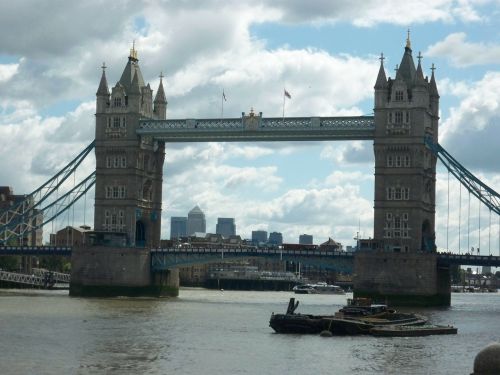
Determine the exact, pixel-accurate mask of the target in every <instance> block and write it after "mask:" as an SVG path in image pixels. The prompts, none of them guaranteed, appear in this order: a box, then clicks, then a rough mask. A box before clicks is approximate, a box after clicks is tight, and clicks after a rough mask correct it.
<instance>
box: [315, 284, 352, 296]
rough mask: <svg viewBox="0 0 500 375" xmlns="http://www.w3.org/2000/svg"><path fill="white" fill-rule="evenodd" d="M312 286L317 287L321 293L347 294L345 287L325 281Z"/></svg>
mask: <svg viewBox="0 0 500 375" xmlns="http://www.w3.org/2000/svg"><path fill="white" fill-rule="evenodd" d="M312 287H313V288H314V289H316V291H317V292H316V293H319V294H345V291H344V289H342V288H341V287H340V286H338V285H333V284H327V283H325V282H319V283H316V284H313V285H312Z"/></svg>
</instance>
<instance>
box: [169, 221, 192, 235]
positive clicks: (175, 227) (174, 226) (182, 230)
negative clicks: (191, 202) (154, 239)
mask: <svg viewBox="0 0 500 375" xmlns="http://www.w3.org/2000/svg"><path fill="white" fill-rule="evenodd" d="M187 221H188V218H187V217H175V216H172V217H171V218H170V239H171V240H172V239H174V238H179V237H185V236H187Z"/></svg>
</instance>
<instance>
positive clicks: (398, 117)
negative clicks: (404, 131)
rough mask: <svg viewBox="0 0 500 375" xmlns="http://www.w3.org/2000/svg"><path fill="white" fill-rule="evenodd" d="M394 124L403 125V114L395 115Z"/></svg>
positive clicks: (396, 113) (397, 113)
mask: <svg viewBox="0 0 500 375" xmlns="http://www.w3.org/2000/svg"><path fill="white" fill-rule="evenodd" d="M394 122H395V123H396V124H402V123H403V112H395V113H394Z"/></svg>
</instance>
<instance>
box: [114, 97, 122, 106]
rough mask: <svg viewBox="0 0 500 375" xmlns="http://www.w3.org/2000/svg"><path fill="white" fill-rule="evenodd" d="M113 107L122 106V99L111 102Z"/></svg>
mask: <svg viewBox="0 0 500 375" xmlns="http://www.w3.org/2000/svg"><path fill="white" fill-rule="evenodd" d="M113 105H114V106H115V107H121V106H122V98H115V99H114V101H113Z"/></svg>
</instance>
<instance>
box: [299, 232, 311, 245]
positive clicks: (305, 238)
mask: <svg viewBox="0 0 500 375" xmlns="http://www.w3.org/2000/svg"><path fill="white" fill-rule="evenodd" d="M299 244H301V245H312V244H313V236H312V235H310V234H301V235H300V236H299Z"/></svg>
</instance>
